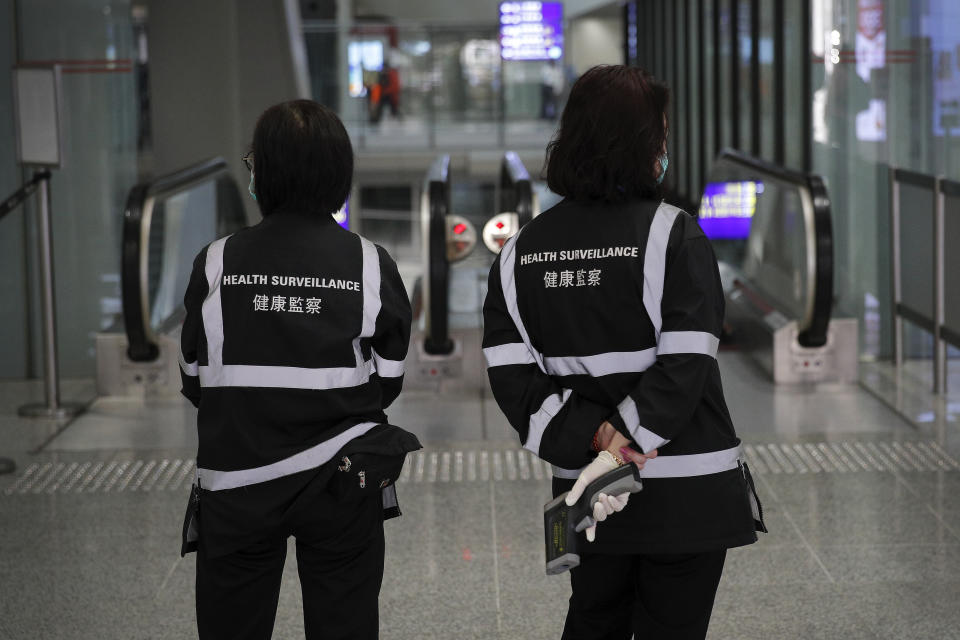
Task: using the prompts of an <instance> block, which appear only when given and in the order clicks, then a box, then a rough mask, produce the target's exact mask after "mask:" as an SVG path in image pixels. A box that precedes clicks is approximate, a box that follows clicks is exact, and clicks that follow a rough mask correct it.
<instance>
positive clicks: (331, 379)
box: [200, 360, 373, 390]
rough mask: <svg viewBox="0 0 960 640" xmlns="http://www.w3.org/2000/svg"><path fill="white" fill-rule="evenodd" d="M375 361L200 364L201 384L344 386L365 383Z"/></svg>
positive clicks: (324, 387)
mask: <svg viewBox="0 0 960 640" xmlns="http://www.w3.org/2000/svg"><path fill="white" fill-rule="evenodd" d="M372 370H373V361H372V360H368V361H367V362H365V363H364V364H362V365H360V366H359V367H328V368H322V369H307V368H304V367H278V366H266V365H246V364H227V365H220V366H219V367H212V366H203V367H200V386H201V387H261V388H284V389H313V390H323V389H341V388H343V387H356V386H359V385H361V384H366V383H367V382H368V381H369V380H370V373H371V372H372Z"/></svg>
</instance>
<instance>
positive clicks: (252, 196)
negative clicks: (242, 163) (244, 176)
mask: <svg viewBox="0 0 960 640" xmlns="http://www.w3.org/2000/svg"><path fill="white" fill-rule="evenodd" d="M247 191H248V192H249V193H250V197H251V198H253V199H254V200H256V199H257V194H256V193H254V191H253V171H251V172H250V184H249V185H247Z"/></svg>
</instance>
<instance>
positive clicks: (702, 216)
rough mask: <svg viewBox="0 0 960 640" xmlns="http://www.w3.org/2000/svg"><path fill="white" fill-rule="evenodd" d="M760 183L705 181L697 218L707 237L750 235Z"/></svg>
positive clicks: (730, 238) (720, 238) (735, 238)
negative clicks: (705, 184)
mask: <svg viewBox="0 0 960 640" xmlns="http://www.w3.org/2000/svg"><path fill="white" fill-rule="evenodd" d="M761 193H763V183H762V182H754V181H753V180H745V181H742V182H708V183H707V186H706V187H704V189H703V198H701V200H700V212H699V213H698V214H697V218H698V220H699V222H700V228H701V229H703V232H704V233H705V234H706V236H707V237H708V238H712V239H718V240H742V239H745V238H747V237H748V236H749V235H750V221H751V219H752V218H753V214H754V212H755V211H756V210H757V196H759V195H760V194H761Z"/></svg>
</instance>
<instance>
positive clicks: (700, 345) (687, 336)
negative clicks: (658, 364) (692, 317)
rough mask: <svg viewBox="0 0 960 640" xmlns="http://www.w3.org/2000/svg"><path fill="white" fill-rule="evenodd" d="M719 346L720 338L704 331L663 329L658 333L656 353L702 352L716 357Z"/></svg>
mask: <svg viewBox="0 0 960 640" xmlns="http://www.w3.org/2000/svg"><path fill="white" fill-rule="evenodd" d="M719 348H720V338H718V337H717V336H715V335H713V334H712V333H708V332H706V331H664V332H663V333H661V334H660V342H659V343H658V344H657V353H658V354H659V355H668V354H672V353H702V354H703V355H706V356H710V357H711V358H716V357H717V349H719Z"/></svg>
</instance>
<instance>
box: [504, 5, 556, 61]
mask: <svg viewBox="0 0 960 640" xmlns="http://www.w3.org/2000/svg"><path fill="white" fill-rule="evenodd" d="M500 55H501V56H502V57H503V59H504V60H559V59H560V58H562V57H563V3H561V2H502V3H500Z"/></svg>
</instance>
